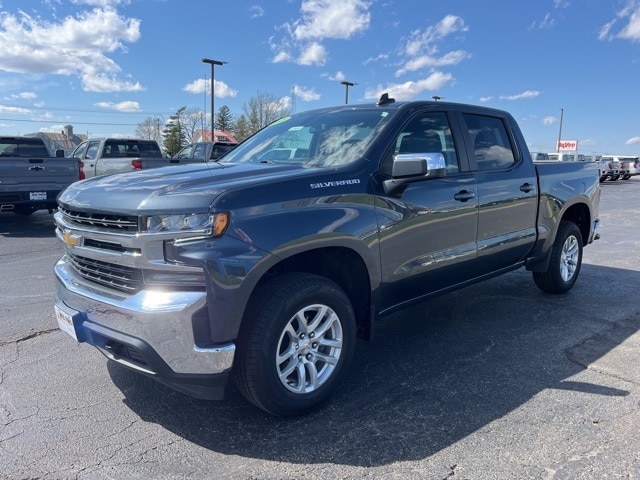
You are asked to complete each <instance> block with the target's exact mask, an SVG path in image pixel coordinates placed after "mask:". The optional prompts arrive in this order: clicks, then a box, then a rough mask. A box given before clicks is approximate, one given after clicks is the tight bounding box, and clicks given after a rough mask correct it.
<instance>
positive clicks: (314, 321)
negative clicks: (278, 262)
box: [275, 304, 343, 394]
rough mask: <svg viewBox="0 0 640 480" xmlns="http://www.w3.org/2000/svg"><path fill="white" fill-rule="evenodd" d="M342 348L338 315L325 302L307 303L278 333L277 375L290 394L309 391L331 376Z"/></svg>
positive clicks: (318, 386)
mask: <svg viewBox="0 0 640 480" xmlns="http://www.w3.org/2000/svg"><path fill="white" fill-rule="evenodd" d="M342 349H343V339H342V325H341V323H340V318H339V317H338V315H337V314H336V313H335V312H334V311H333V310H332V309H331V308H330V307H329V306H327V305H322V304H311V305H307V306H306V307H304V308H301V309H300V310H299V311H298V312H296V313H295V314H294V315H293V316H292V317H291V319H290V320H289V322H288V323H287V324H286V325H285V326H284V328H283V330H282V333H281V334H280V341H279V343H278V351H277V353H276V358H275V362H276V370H277V374H278V378H279V379H280V382H281V383H282V385H284V386H285V387H286V388H287V390H289V391H291V392H293V393H297V394H305V393H309V392H312V391H314V390H316V389H318V388H320V387H321V386H322V385H323V384H324V383H326V382H327V381H328V380H329V379H330V378H331V376H332V375H333V373H334V371H335V369H336V367H337V365H338V363H339V360H340V355H341V353H342Z"/></svg>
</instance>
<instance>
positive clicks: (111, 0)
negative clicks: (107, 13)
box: [71, 0, 131, 8]
mask: <svg viewBox="0 0 640 480" xmlns="http://www.w3.org/2000/svg"><path fill="white" fill-rule="evenodd" d="M71 3H75V4H76V5H83V4H84V5H90V6H93V7H102V8H107V7H117V6H118V5H129V4H130V3H131V0H71Z"/></svg>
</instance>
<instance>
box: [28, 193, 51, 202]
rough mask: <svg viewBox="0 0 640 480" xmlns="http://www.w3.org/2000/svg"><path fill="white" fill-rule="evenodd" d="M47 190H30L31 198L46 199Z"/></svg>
mask: <svg viewBox="0 0 640 480" xmlns="http://www.w3.org/2000/svg"><path fill="white" fill-rule="evenodd" d="M46 199H47V192H29V200H46Z"/></svg>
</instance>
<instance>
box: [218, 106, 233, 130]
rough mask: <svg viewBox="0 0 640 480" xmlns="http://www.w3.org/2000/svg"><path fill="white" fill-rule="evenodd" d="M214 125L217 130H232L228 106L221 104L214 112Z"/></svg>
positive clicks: (231, 116) (231, 115)
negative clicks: (216, 111)
mask: <svg viewBox="0 0 640 480" xmlns="http://www.w3.org/2000/svg"><path fill="white" fill-rule="evenodd" d="M216 127H217V130H224V131H226V132H233V114H232V113H231V109H230V108H229V107H228V106H226V105H223V106H221V107H220V109H219V110H218V113H217V114H216Z"/></svg>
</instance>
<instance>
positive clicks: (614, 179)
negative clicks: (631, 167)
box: [611, 175, 620, 182]
mask: <svg viewBox="0 0 640 480" xmlns="http://www.w3.org/2000/svg"><path fill="white" fill-rule="evenodd" d="M619 178H620V175H611V181H612V182H615V181H616V180H618V179H619Z"/></svg>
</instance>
